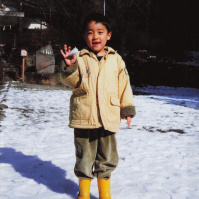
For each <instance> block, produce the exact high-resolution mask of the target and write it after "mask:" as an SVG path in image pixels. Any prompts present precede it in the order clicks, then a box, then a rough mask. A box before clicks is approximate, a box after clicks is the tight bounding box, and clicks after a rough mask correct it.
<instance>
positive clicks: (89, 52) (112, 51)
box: [79, 46, 117, 57]
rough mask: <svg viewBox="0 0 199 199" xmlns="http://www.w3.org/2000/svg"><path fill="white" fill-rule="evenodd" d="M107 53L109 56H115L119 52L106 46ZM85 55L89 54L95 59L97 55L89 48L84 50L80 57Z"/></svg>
mask: <svg viewBox="0 0 199 199" xmlns="http://www.w3.org/2000/svg"><path fill="white" fill-rule="evenodd" d="M104 49H105V50H106V51H107V54H115V53H116V52H117V51H115V50H114V49H113V48H111V47H108V46H105V48H104ZM85 54H88V55H90V56H91V57H95V56H96V55H95V54H94V53H93V52H92V51H91V50H90V49H89V48H88V47H86V48H83V49H82V50H81V51H80V53H79V56H83V55H85Z"/></svg>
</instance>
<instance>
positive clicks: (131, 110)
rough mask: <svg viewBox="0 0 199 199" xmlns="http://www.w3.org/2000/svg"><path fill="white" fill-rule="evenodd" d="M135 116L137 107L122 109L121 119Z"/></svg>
mask: <svg viewBox="0 0 199 199" xmlns="http://www.w3.org/2000/svg"><path fill="white" fill-rule="evenodd" d="M135 114H136V112H135V106H126V107H123V108H121V113H120V115H121V118H126V117H127V116H130V117H134V116H135Z"/></svg>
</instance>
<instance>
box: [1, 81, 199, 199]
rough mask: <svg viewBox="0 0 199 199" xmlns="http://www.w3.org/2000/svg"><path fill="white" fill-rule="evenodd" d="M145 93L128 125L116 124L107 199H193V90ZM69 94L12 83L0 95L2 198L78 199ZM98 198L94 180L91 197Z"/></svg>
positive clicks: (197, 93)
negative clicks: (113, 163)
mask: <svg viewBox="0 0 199 199" xmlns="http://www.w3.org/2000/svg"><path fill="white" fill-rule="evenodd" d="M136 90H137V91H142V92H143V90H142V89H140V88H136ZM144 90H145V91H144V92H145V95H135V96H134V98H135V105H136V111H137V115H136V117H135V118H134V119H133V122H132V125H131V127H130V128H127V127H126V124H125V121H122V123H121V128H120V132H119V133H118V134H117V140H118V152H119V156H120V161H119V164H118V167H117V169H116V170H115V171H114V172H113V174H112V198H113V199H126V198H133V199H198V198H199V147H198V146H199V123H198V121H199V106H198V103H199V89H183V88H177V89H174V88H169V87H148V88H147V87H146V88H144ZM146 93H149V94H146ZM150 93H152V95H151V94H150ZM185 94H186V95H185ZM70 95H71V91H69V90H66V89H64V88H57V87H48V86H33V85H25V84H24V85H23V84H20V83H17V82H13V83H11V84H8V83H7V84H5V85H4V88H2V89H1V90H0V101H1V103H4V104H5V105H7V106H8V108H7V109H4V111H5V113H4V114H5V117H4V118H3V119H2V121H1V127H0V128H1V132H0V144H1V147H0V154H1V157H0V172H1V176H0V187H1V190H0V196H1V199H13V198H15V199H38V198H40V199H49V198H52V199H69V198H73V199H75V198H76V196H77V191H78V180H77V178H76V177H75V176H74V174H73V167H74V163H75V157H74V144H73V129H69V128H68V127H67V124H68V105H69V97H70ZM96 198H98V190H97V183H96V180H93V181H92V187H91V199H96Z"/></svg>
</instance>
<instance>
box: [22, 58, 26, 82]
mask: <svg viewBox="0 0 199 199" xmlns="http://www.w3.org/2000/svg"><path fill="white" fill-rule="evenodd" d="M25 59H26V58H25V57H24V56H23V64H22V82H23V83H24V72H25Z"/></svg>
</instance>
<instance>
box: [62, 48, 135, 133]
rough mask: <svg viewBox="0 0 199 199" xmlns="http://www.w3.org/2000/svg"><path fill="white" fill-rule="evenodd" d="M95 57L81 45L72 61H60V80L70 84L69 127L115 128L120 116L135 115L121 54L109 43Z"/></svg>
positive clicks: (116, 129) (112, 130)
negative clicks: (101, 53)
mask: <svg viewBox="0 0 199 199" xmlns="http://www.w3.org/2000/svg"><path fill="white" fill-rule="evenodd" d="M105 49H106V51H107V53H106V55H105V56H104V57H103V58H102V59H101V60H100V61H98V59H97V57H96V55H95V54H94V53H93V52H90V51H88V49H83V50H81V51H80V52H79V54H78V55H77V61H76V63H75V64H74V65H72V66H69V67H67V66H66V64H65V62H64V61H63V62H62V64H61V69H62V71H61V82H62V83H63V84H64V85H66V86H68V87H70V88H73V89H74V90H73V94H72V96H71V99H70V115H69V127H71V128H85V129H91V128H92V129H93V128H99V127H101V126H103V127H104V128H105V129H106V130H109V131H111V132H118V130H119V126H120V120H121V118H124V117H126V116H131V117H134V116H135V107H134V102H133V93H132V89H131V86H130V82H129V75H128V73H127V71H126V68H125V63H124V61H123V60H122V58H121V56H120V55H119V54H117V52H116V51H114V50H113V49H112V48H110V47H106V48H105Z"/></svg>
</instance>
